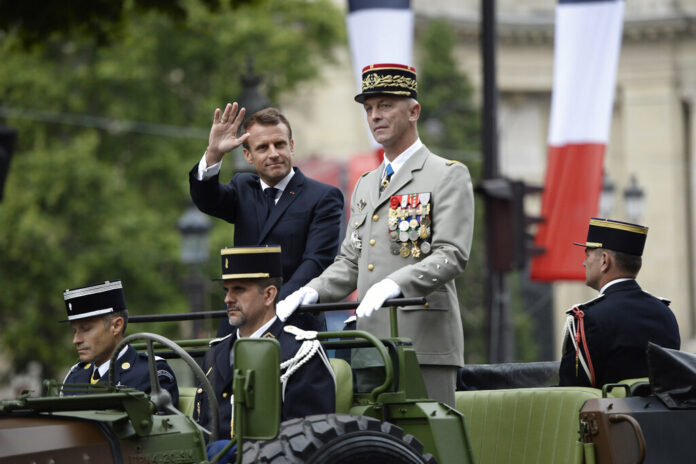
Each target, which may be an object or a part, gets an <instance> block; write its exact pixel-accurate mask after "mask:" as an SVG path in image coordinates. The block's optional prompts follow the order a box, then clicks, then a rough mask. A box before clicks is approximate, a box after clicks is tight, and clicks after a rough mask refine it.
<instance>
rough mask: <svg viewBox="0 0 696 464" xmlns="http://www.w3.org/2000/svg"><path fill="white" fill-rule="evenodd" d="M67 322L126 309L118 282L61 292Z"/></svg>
mask: <svg viewBox="0 0 696 464" xmlns="http://www.w3.org/2000/svg"><path fill="white" fill-rule="evenodd" d="M63 299H64V300H65V309H66V310H67V311H68V320H67V321H61V322H68V321H75V320H78V319H85V318H88V317H94V316H102V315H104V314H108V313H115V312H118V311H123V310H125V309H126V297H125V295H124V294H123V285H122V284H121V281H120V280H114V281H107V282H104V283H103V284H97V285H91V286H88V287H79V288H74V289H72V290H66V291H65V292H63Z"/></svg>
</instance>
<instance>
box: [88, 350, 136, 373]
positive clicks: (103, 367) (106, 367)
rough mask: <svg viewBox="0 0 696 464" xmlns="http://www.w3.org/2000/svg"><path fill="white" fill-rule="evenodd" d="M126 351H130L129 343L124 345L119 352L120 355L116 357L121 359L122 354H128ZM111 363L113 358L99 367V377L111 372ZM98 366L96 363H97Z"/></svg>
mask: <svg viewBox="0 0 696 464" xmlns="http://www.w3.org/2000/svg"><path fill="white" fill-rule="evenodd" d="M126 351H128V345H126V346H124V347H123V349H122V350H121V352H120V353H118V357H117V358H116V359H117V360H118V359H121V356H123V355H124V354H126ZM110 365H111V358H109V360H108V361H106V362H105V363H104V364H102V365H101V366H99V367H98V368H97V369H99V377H104V376H105V375H106V373H107V372H109V366H110ZM95 366H96V365H95Z"/></svg>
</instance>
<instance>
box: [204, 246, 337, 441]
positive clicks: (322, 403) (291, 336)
mask: <svg viewBox="0 0 696 464" xmlns="http://www.w3.org/2000/svg"><path fill="white" fill-rule="evenodd" d="M220 253H221V258H222V278H221V279H217V280H222V282H223V286H224V290H225V305H226V306H227V315H228V320H229V323H230V325H231V326H232V327H233V331H232V333H231V334H229V335H227V336H225V337H222V338H218V339H215V340H212V341H211V342H210V344H211V349H210V351H209V352H208V353H207V355H206V357H205V367H204V371H205V373H206V376H207V377H208V379H209V380H210V383H211V384H212V385H213V389H214V391H215V396H216V397H217V400H218V403H219V405H220V410H219V417H218V418H216V420H219V424H220V425H219V428H218V430H219V436H220V438H221V439H230V438H232V433H233V427H232V418H233V414H232V400H233V398H232V395H233V391H232V381H233V380H234V359H233V357H232V347H233V345H234V342H235V341H236V340H237V339H238V338H242V337H250V338H275V339H276V340H278V342H279V343H280V360H281V371H282V372H281V374H282V375H281V383H282V384H283V386H282V391H283V397H282V402H283V404H282V409H281V419H282V420H287V419H293V418H296V417H304V416H308V415H312V414H327V413H332V412H334V409H335V404H336V384H335V380H334V377H333V371H332V370H331V367H330V365H329V361H328V359H327V358H326V355H325V354H324V351H323V348H322V347H321V346H320V345H317V346H316V348H317V350H316V351H314V350H308V351H309V356H306V359H305V357H304V356H302V357H300V358H298V357H297V356H296V355H298V350H299V349H300V346H302V344H303V342H302V341H299V340H297V339H296V338H295V337H296V335H295V334H296V333H303V331H300V330H299V329H296V328H295V327H292V328H290V327H291V326H285V324H284V323H283V322H282V321H281V320H280V319H278V318H277V317H276V313H275V307H276V299H277V297H278V292H279V290H280V287H281V286H282V283H283V278H282V275H283V269H282V259H281V251H280V247H279V246H259V247H234V248H223V249H222V250H221V252H220ZM304 343H316V344H319V341H318V340H307V341H305V342H304ZM302 352H303V353H306V352H307V350H303V351H302ZM312 353H314V354H312ZM293 366H294V367H293ZM193 417H194V419H195V420H197V421H198V422H199V423H200V424H201V425H202V426H203V427H209V422H210V413H209V403H208V398H207V396H206V395H205V393H204V391H203V389H202V388H198V390H197V392H196V398H195V407H194V411H193ZM216 443H217V442H216ZM215 449H221V446H219V447H218V448H215ZM212 454H214V453H212Z"/></svg>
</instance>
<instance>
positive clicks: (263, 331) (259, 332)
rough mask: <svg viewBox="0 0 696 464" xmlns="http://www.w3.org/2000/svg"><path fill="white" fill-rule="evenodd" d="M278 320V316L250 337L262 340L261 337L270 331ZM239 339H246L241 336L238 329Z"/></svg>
mask: <svg viewBox="0 0 696 464" xmlns="http://www.w3.org/2000/svg"><path fill="white" fill-rule="evenodd" d="M277 318H278V317H277V316H273V319H271V320H270V321H268V322H266V323H265V324H264V325H262V326H261V327H259V329H258V330H257V331H256V332H254V333H253V334H251V335H250V336H249V338H261V335H263V334H264V333H265V332H266V331H267V330H268V329H269V327H271V326H272V325H273V323H274V322H275V320H276V319H277ZM237 338H244V337H242V336H240V335H239V329H237Z"/></svg>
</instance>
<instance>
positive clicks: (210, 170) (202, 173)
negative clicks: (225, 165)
mask: <svg viewBox="0 0 696 464" xmlns="http://www.w3.org/2000/svg"><path fill="white" fill-rule="evenodd" d="M220 166H222V160H220V161H218V162H217V163H215V164H213V165H212V166H208V162H207V161H206V160H205V153H203V158H201V161H200V162H199V163H198V175H197V176H196V179H198V180H201V181H202V180H208V179H210V178H211V177H213V176H217V175H218V174H219V173H220Z"/></svg>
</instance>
